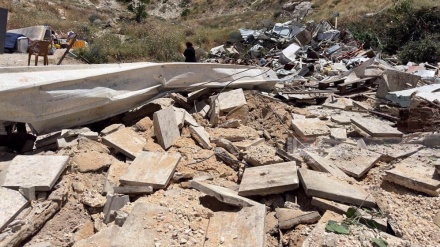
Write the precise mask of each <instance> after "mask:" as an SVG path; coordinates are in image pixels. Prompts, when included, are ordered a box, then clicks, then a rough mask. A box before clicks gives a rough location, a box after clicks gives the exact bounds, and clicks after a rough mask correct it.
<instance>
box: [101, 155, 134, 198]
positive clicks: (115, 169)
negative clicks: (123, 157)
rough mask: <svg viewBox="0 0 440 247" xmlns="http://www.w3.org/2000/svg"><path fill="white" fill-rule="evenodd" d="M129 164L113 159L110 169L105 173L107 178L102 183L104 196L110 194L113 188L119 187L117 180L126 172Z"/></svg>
mask: <svg viewBox="0 0 440 247" xmlns="http://www.w3.org/2000/svg"><path fill="white" fill-rule="evenodd" d="M128 166H129V164H127V163H125V162H122V161H119V160H117V159H113V161H112V164H111V165H110V168H109V169H108V171H107V177H106V179H105V181H104V188H103V193H104V194H108V193H110V194H112V193H113V187H117V186H119V185H120V183H119V178H120V177H121V176H122V175H123V174H124V173H125V172H126V171H127V169H128Z"/></svg>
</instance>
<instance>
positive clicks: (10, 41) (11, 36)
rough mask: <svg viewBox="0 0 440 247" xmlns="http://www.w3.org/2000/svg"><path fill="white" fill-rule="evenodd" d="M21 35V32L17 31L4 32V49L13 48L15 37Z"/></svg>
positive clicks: (15, 42) (15, 41)
mask: <svg viewBox="0 0 440 247" xmlns="http://www.w3.org/2000/svg"><path fill="white" fill-rule="evenodd" d="M23 36H24V35H23V34H19V33H6V38H5V49H9V50H15V49H16V48H17V47H15V44H17V39H18V38H20V37H23Z"/></svg>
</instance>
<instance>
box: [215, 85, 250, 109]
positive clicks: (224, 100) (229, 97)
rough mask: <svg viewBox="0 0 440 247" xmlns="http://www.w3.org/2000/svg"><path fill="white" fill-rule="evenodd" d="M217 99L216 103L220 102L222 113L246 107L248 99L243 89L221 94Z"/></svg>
mask: <svg viewBox="0 0 440 247" xmlns="http://www.w3.org/2000/svg"><path fill="white" fill-rule="evenodd" d="M215 97H216V101H218V104H219V109H220V112H230V111H231V110H233V109H235V108H237V107H240V106H243V105H246V98H245V97H244V93H243V89H241V88H239V89H235V90H231V91H229V92H223V93H220V94H219V95H218V96H215Z"/></svg>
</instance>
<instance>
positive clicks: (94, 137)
mask: <svg viewBox="0 0 440 247" xmlns="http://www.w3.org/2000/svg"><path fill="white" fill-rule="evenodd" d="M79 136H82V137H85V138H89V139H90V140H98V138H99V134H98V132H93V131H87V132H84V133H80V134H79Z"/></svg>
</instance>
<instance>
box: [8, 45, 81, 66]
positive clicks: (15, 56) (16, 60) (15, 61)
mask: <svg viewBox="0 0 440 247" xmlns="http://www.w3.org/2000/svg"><path fill="white" fill-rule="evenodd" d="M65 51H66V49H58V50H56V52H55V54H53V55H48V58H49V65H56V64H57V63H58V61H59V59H60V58H61V56H62V55H63V54H64V52H65ZM28 58H29V55H28V54H27V53H3V54H0V67H14V66H28ZM83 63H84V62H82V61H80V60H77V59H75V58H74V57H72V55H67V56H66V57H65V58H64V60H63V62H62V65H66V64H83ZM30 65H31V66H35V56H32V57H31V64H30ZM37 66H44V63H43V57H42V56H39V57H38V65H37Z"/></svg>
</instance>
